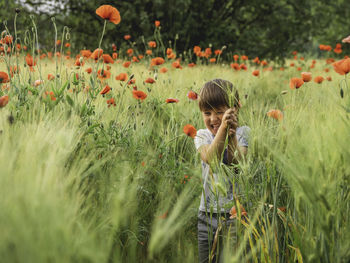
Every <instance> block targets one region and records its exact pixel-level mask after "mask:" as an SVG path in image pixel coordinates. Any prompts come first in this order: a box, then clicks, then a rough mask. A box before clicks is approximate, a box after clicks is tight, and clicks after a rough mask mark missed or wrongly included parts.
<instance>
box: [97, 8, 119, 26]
mask: <svg viewBox="0 0 350 263" xmlns="http://www.w3.org/2000/svg"><path fill="white" fill-rule="evenodd" d="M96 14H97V15H99V16H100V17H101V18H103V19H106V20H108V21H110V22H112V23H114V24H116V25H117V24H119V23H120V20H121V18H120V14H119V11H118V9H117V8H115V7H113V6H111V5H101V6H100V7H99V8H97V9H96Z"/></svg>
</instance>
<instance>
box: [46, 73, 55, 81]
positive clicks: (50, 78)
mask: <svg viewBox="0 0 350 263" xmlns="http://www.w3.org/2000/svg"><path fill="white" fill-rule="evenodd" d="M47 79H48V80H53V79H55V76H54V75H53V74H51V73H49V74H48V75H47Z"/></svg>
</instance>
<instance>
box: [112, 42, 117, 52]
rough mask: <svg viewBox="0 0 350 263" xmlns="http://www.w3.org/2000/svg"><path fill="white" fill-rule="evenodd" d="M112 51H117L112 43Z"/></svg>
mask: <svg viewBox="0 0 350 263" xmlns="http://www.w3.org/2000/svg"><path fill="white" fill-rule="evenodd" d="M112 49H113V51H114V52H116V51H117V46H116V45H115V44H114V43H113V44H112Z"/></svg>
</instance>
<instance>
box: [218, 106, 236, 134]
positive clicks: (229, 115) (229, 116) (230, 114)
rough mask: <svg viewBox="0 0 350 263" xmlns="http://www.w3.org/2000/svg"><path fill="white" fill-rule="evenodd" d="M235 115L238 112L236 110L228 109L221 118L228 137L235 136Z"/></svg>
mask: <svg viewBox="0 0 350 263" xmlns="http://www.w3.org/2000/svg"><path fill="white" fill-rule="evenodd" d="M237 114H238V112H237V109H236V108H230V109H228V110H226V111H225V113H224V116H223V117H222V124H224V125H225V127H227V128H229V130H228V135H229V136H232V135H235V134H236V129H237V127H238V118H237Z"/></svg>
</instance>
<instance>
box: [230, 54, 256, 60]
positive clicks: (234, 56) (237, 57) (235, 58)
mask: <svg viewBox="0 0 350 263" xmlns="http://www.w3.org/2000/svg"><path fill="white" fill-rule="evenodd" d="M233 59H234V61H237V60H238V59H239V56H238V55H233ZM258 59H259V58H258Z"/></svg>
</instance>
